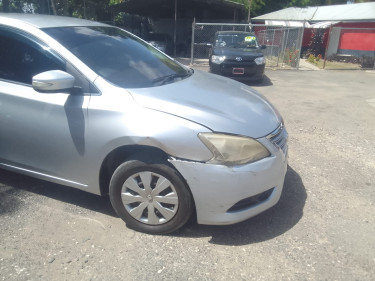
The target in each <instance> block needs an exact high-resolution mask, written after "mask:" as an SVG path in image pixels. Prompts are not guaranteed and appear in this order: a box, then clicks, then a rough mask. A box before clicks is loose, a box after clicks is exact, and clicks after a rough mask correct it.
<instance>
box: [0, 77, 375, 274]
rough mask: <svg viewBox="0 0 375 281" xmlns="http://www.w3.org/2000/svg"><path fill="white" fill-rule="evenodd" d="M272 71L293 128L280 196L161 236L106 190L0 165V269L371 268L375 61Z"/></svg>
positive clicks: (264, 89)
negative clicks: (261, 209)
mask: <svg viewBox="0 0 375 281" xmlns="http://www.w3.org/2000/svg"><path fill="white" fill-rule="evenodd" d="M266 74H267V79H265V81H264V83H262V84H260V85H253V86H254V88H256V89H258V90H259V91H260V92H261V93H263V94H264V95H265V96H266V97H267V98H268V99H269V100H270V101H271V102H272V103H273V104H275V105H276V107H277V108H278V109H279V111H280V112H281V114H282V115H283V116H284V119H285V123H286V126H287V128H288V131H289V135H290V144H289V145H290V147H289V169H288V172H287V175H286V180H285V185H284V191H283V194H282V197H281V200H280V202H279V203H278V204H277V205H276V206H275V207H274V208H272V209H270V210H268V211H266V212H265V213H263V214H261V215H258V216H257V217H254V218H252V219H250V220H248V221H246V222H243V223H240V224H236V225H232V226H203V225H197V224H196V222H195V221H194V220H193V219H192V220H191V221H190V222H189V223H188V225H187V226H185V227H184V228H183V229H181V230H180V231H179V232H177V233H174V234H172V235H167V236H152V235H147V234H142V233H137V232H134V231H132V230H130V229H128V228H126V226H125V224H124V223H123V222H122V221H121V220H120V219H119V218H117V217H116V215H115V213H114V212H113V210H112V209H111V206H110V202H109V199H108V198H107V197H99V196H95V195H92V194H88V193H85V192H82V191H79V190H74V189H71V188H68V187H63V186H60V185H57V184H52V183H48V182H43V181H39V180H36V179H32V178H29V177H26V176H21V175H17V174H14V173H10V172H7V171H2V170H0V224H1V228H0V280H7V281H8V280H373V278H374V276H375V228H374V218H375V208H374V202H375V192H374V187H375V160H374V155H375V146H374V141H375V125H374V121H375V91H374V88H375V73H373V72H365V71H299V72H298V71H268V72H267V73H266Z"/></svg>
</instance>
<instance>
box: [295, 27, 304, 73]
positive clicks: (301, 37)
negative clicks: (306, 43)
mask: <svg viewBox="0 0 375 281" xmlns="http://www.w3.org/2000/svg"><path fill="white" fill-rule="evenodd" d="M305 24H306V20H304V21H303V26H302V29H300V31H301V33H302V34H301V35H300V38H299V42H298V43H299V46H298V49H299V53H298V59H297V65H296V68H297V69H299V62H300V60H301V52H302V42H303V35H304V34H305ZM298 33H299V32H298Z"/></svg>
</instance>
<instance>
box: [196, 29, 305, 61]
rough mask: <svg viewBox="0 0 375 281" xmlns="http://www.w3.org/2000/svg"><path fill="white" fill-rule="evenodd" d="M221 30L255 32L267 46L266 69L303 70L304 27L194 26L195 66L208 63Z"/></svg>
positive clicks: (261, 42)
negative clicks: (217, 33)
mask: <svg viewBox="0 0 375 281" xmlns="http://www.w3.org/2000/svg"><path fill="white" fill-rule="evenodd" d="M218 31H245V32H252V33H254V34H255V35H256V37H257V38H258V42H259V44H260V45H266V48H265V49H264V50H263V53H264V56H265V58H266V67H272V68H298V67H299V60H300V53H301V45H302V38H303V28H301V27H285V26H268V25H258V24H257V25H254V24H252V25H249V24H228V23H195V22H193V25H192V40H191V60H190V63H191V64H208V59H209V53H210V50H211V47H212V45H213V44H214V43H215V42H214V38H215V33H216V32H218Z"/></svg>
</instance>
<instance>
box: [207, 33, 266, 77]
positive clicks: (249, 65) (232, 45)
mask: <svg viewBox="0 0 375 281" xmlns="http://www.w3.org/2000/svg"><path fill="white" fill-rule="evenodd" d="M265 48H266V46H265V45H259V43H258V41H257V38H256V37H255V34H253V33H249V32H241V31H218V32H216V34H215V39H214V43H213V45H212V50H211V52H210V56H209V65H210V71H211V72H212V73H216V74H220V75H223V76H227V77H230V78H233V79H236V80H255V81H261V80H262V79H263V75H264V68H265V65H266V60H265V58H264V55H263V53H262V49H265Z"/></svg>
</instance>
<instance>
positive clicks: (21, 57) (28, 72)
mask: <svg viewBox="0 0 375 281" xmlns="http://www.w3.org/2000/svg"><path fill="white" fill-rule="evenodd" d="M48 70H63V71H65V63H64V62H63V60H61V59H59V58H58V57H57V56H54V55H53V54H52V52H51V51H50V50H49V49H48V48H46V46H43V45H42V44H40V43H39V42H37V41H36V40H33V39H32V38H27V36H26V35H22V34H20V33H18V34H17V33H13V32H9V31H4V30H1V29H0V79H4V80H10V81H14V82H19V83H23V84H30V85H31V81H32V77H33V76H34V75H36V74H38V73H41V72H44V71H48Z"/></svg>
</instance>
